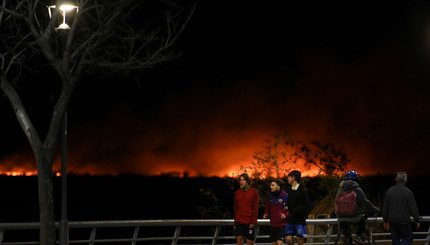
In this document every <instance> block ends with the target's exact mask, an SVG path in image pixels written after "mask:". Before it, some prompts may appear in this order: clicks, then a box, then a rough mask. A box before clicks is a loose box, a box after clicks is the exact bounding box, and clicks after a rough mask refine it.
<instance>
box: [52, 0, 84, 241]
mask: <svg viewBox="0 0 430 245" xmlns="http://www.w3.org/2000/svg"><path fill="white" fill-rule="evenodd" d="M57 6H59V7H58V8H57ZM55 9H58V10H59V11H60V13H61V15H62V16H63V18H62V23H61V24H60V25H59V26H58V27H56V28H55V30H56V31H58V30H63V31H61V32H60V33H59V34H60V35H65V34H66V35H67V33H68V31H67V30H70V26H69V25H68V24H67V23H66V15H67V14H69V13H73V10H76V13H78V11H79V8H78V6H76V5H75V4H73V3H72V2H70V1H67V0H58V1H57V5H51V6H48V12H49V18H52V16H53V14H52V11H53V10H55ZM61 132H62V134H61V145H62V148H61V220H60V226H59V244H60V245H68V244H69V222H68V220H67V108H66V110H65V112H64V116H63V125H62V129H61Z"/></svg>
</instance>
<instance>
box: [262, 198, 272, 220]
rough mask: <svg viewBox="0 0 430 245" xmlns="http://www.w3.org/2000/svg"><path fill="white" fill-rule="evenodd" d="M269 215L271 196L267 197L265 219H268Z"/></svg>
mask: <svg viewBox="0 0 430 245" xmlns="http://www.w3.org/2000/svg"><path fill="white" fill-rule="evenodd" d="M269 216H270V202H269V197H267V200H266V207H265V208H264V215H263V219H267V217H269Z"/></svg>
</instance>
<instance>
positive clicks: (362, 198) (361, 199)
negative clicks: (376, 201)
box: [355, 188, 380, 214]
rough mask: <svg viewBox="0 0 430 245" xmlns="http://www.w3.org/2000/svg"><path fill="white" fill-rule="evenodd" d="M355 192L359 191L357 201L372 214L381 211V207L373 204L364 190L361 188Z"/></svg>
mask: <svg viewBox="0 0 430 245" xmlns="http://www.w3.org/2000/svg"><path fill="white" fill-rule="evenodd" d="M355 192H356V193H357V201H358V203H359V205H360V206H362V207H363V208H364V210H366V211H367V212H369V213H371V214H377V213H379V211H380V210H379V208H378V207H376V206H375V205H373V204H372V203H371V202H370V201H369V199H367V197H366V194H364V192H363V190H362V189H361V188H357V189H355Z"/></svg>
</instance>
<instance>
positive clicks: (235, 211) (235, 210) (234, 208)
mask: <svg viewBox="0 0 430 245" xmlns="http://www.w3.org/2000/svg"><path fill="white" fill-rule="evenodd" d="M236 214H237V200H236V193H234V204H233V219H234V222H233V228H234V229H236Z"/></svg>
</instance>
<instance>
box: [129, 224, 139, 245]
mask: <svg viewBox="0 0 430 245" xmlns="http://www.w3.org/2000/svg"><path fill="white" fill-rule="evenodd" d="M139 230H140V226H136V227H135V228H134V233H133V241H132V242H131V245H136V242H137V237H138V235H139Z"/></svg>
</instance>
